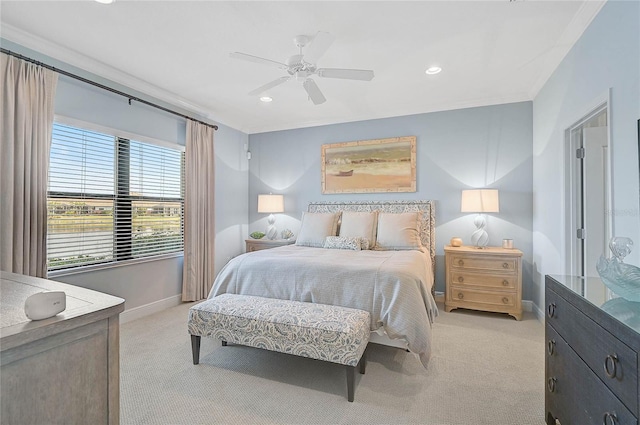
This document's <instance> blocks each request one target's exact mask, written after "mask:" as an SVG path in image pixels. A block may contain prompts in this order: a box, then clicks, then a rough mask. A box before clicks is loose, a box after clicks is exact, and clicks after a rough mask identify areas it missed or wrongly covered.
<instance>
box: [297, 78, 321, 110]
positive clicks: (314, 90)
mask: <svg viewBox="0 0 640 425" xmlns="http://www.w3.org/2000/svg"><path fill="white" fill-rule="evenodd" d="M302 87H304V89H305V90H306V91H307V94H308V95H309V98H310V99H311V101H312V102H313V103H314V105H320V104H321V103H324V102H326V101H327V99H326V98H325V97H324V95H323V94H322V92H321V91H320V89H319V88H318V86H317V85H316V82H315V81H313V80H312V79H311V78H307V79H306V80H304V83H302Z"/></svg>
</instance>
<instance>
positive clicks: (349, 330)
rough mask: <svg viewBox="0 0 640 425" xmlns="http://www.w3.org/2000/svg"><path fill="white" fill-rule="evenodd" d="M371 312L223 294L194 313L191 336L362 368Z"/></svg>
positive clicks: (197, 308)
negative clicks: (360, 362)
mask: <svg viewBox="0 0 640 425" xmlns="http://www.w3.org/2000/svg"><path fill="white" fill-rule="evenodd" d="M369 326H370V318H369V312H366V311H363V310H356V309H352V308H346V307H338V306H332V305H326V304H314V303H306V302H299V301H289V300H277V299H271V298H263V297H253V296H248V295H234V294H222V295H219V296H217V297H214V298H211V299H209V300H207V301H204V302H202V303H200V304H198V305H195V306H193V307H191V309H190V310H189V322H188V329H189V333H190V334H191V335H198V336H207V337H213V338H218V339H222V340H224V341H227V342H232V343H236V344H241V345H247V346H251V347H256V348H263V349H266V350H271V351H278V352H281V353H287V354H294V355H296V356H302V357H310V358H312V359H319V360H325V361H329V362H333V363H340V364H344V365H347V366H356V365H357V364H358V361H359V360H360V357H361V356H362V353H363V352H364V349H365V348H366V346H367V343H368V342H369V335H370V330H369Z"/></svg>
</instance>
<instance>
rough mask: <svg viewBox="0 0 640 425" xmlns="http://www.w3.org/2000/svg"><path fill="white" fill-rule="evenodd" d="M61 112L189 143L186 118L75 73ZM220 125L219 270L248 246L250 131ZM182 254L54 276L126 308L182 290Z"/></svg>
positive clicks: (58, 106)
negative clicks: (95, 84) (119, 301)
mask: <svg viewBox="0 0 640 425" xmlns="http://www.w3.org/2000/svg"><path fill="white" fill-rule="evenodd" d="M2 46H3V47H5V48H7V49H9V50H12V51H14V52H16V53H20V54H23V55H25V56H28V57H31V58H33V59H36V60H40V61H42V62H44V63H47V64H49V65H52V66H55V67H56V68H58V69H62V70H65V71H68V72H72V73H75V74H77V75H80V76H82V77H85V78H88V79H90V80H92V81H96V82H99V83H101V84H104V85H107V86H109V87H112V88H115V89H117V90H120V91H123V92H125V93H128V94H131V95H134V96H136V97H139V98H142V99H146V100H148V101H150V102H153V103H156V104H160V105H162V106H164V107H168V108H169V109H172V110H175V111H177V112H180V113H183V114H186V115H191V116H194V117H195V118H202V117H198V116H196V115H194V114H193V113H189V112H188V111H184V110H180V109H179V108H176V107H174V106H171V105H167V104H166V103H163V102H162V101H159V100H157V99H153V98H150V97H149V96H145V95H144V94H141V93H139V92H136V91H135V90H133V89H130V88H127V87H123V86H121V85H119V84H116V83H113V82H110V81H108V80H104V79H103V78H100V77H98V76H96V75H92V74H89V73H87V72H85V71H83V70H81V69H78V68H75V67H72V66H69V65H67V64H65V63H63V62H60V61H57V60H55V59H53V58H50V57H47V56H45V55H42V54H40V53H38V52H35V51H33V50H30V49H26V48H23V47H22V46H19V45H17V44H15V43H12V42H9V41H7V40H2ZM55 113H56V115H61V116H64V117H67V118H72V119H76V120H81V121H84V122H89V123H92V124H97V125H100V126H103V127H110V128H112V129H116V130H120V131H125V132H127V133H130V134H135V135H139V136H143V137H148V138H153V139H158V140H161V141H164V142H168V143H169V144H175V145H182V146H184V144H185V128H186V122H185V120H184V119H183V118H180V117H178V116H175V115H172V114H169V113H167V112H163V111H160V110H157V109H154V108H151V107H149V106H145V105H143V104H140V103H137V102H135V101H134V102H133V103H132V105H129V104H128V101H127V99H126V98H124V97H121V96H119V95H116V94H113V93H109V92H107V91H105V90H102V89H100V88H97V87H93V86H91V85H88V84H85V83H82V82H80V81H78V80H74V79H72V78H69V77H64V76H61V77H60V79H59V82H58V87H57V91H56V97H55ZM218 126H219V129H218V131H216V133H215V140H214V143H215V178H216V184H215V187H213V188H211V190H212V191H215V197H216V212H215V214H216V221H215V223H216V252H215V265H214V267H215V271H216V273H217V272H218V271H219V270H220V269H221V268H222V266H224V264H226V262H227V261H228V260H229V259H230V258H232V257H234V256H236V255H238V254H240V253H242V252H243V251H244V244H243V241H244V238H246V235H247V224H246V223H247V209H248V206H247V197H246V193H247V191H248V162H247V159H246V157H245V150H244V146H245V144H247V143H248V136H247V135H246V134H244V133H242V132H240V131H237V130H234V129H232V128H230V127H227V126H224V125H218ZM238 194H240V196H239V195H238ZM182 260H183V258H182V256H179V257H175V258H169V259H163V260H154V261H149V262H144V263H136V264H130V265H124V266H123V265H119V266H117V267H111V268H106V269H100V270H95V271H90V272H84V273H76V274H69V275H63V276H56V277H54V278H53V279H55V280H58V281H61V282H65V283H70V284H74V285H78V286H83V287H87V288H90V289H94V290H98V291H101V292H105V293H107V294H112V295H116V296H119V297H122V298H124V299H125V300H126V303H125V308H126V309H131V308H134V307H139V306H144V305H146V304H151V303H153V302H156V301H160V300H163V299H166V298H170V297H173V296H175V295H177V294H180V293H181V291H182Z"/></svg>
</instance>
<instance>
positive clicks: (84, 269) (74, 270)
mask: <svg viewBox="0 0 640 425" xmlns="http://www.w3.org/2000/svg"><path fill="white" fill-rule="evenodd" d="M182 256H184V251H179V252H168V253H165V254H157V255H150V256H148V257H140V258H132V259H130V260H120V261H111V262H108V263H100V264H90V265H88V266H80V267H70V268H68V269H58V270H50V271H49V272H47V278H49V279H50V278H52V277H58V276H70V275H73V274H80V273H89V272H95V271H98V270H105V269H112V268H114V267H124V266H132V265H134V264H140V263H149V262H151V261H160V260H167V259H169V258H176V257H182Z"/></svg>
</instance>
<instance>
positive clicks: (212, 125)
mask: <svg viewBox="0 0 640 425" xmlns="http://www.w3.org/2000/svg"><path fill="white" fill-rule="evenodd" d="M0 52H2V53H5V54H7V55H11V56H14V57H16V58H18V59H22V60H23V61H26V62H31V63H33V64H36V65H39V66H41V67H43V68H46V69H50V70H51V71H55V72H57V73H58V74H62V75H65V76H67V77H71V78H75V79H76V80H80V81H82V82H83V83H87V84H90V85H92V86H96V87H99V88H101V89H103V90H106V91H109V92H111V93H115V94H119V95H120V96H123V97H126V98H127V99H129V105H131V101H132V100H134V101H136V102H139V103H143V104H145V105H148V106H151V107H153V108H156V109H160V110H162V111H165V112H168V113H170V114H173V115H177V116H179V117H182V118H185V119H188V120H191V121H195V122H197V123H200V124H203V125H206V126H207V127H212V128H213V129H214V130H217V129H218V126H217V125H214V124H209V123H206V122H204V121H201V120H197V119H195V118H193V117H190V116H189V115H184V114H181V113H179V112H176V111H172V110H171V109H168V108H165V107H164V106H160V105H157V104H155V103H152V102H149V101H147V100H144V99H140V98H139V97H136V96H131V95H130V94H127V93H125V92H121V91H120V90H116V89H114V88H111V87H108V86H105V85H104V84H100V83H97V82H95V81H91V80H88V79H86V78H84V77H81V76H79V75H76V74H72V73H71V72H67V71H63V70H61V69H58V68H56V67H53V66H51V65H47V64H46V63H43V62H40V61H37V60H35V59H31V58H29V57H27V56H23V55H21V54H20V53H15V52H12V51H11V50H7V49H5V48H3V47H0Z"/></svg>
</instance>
